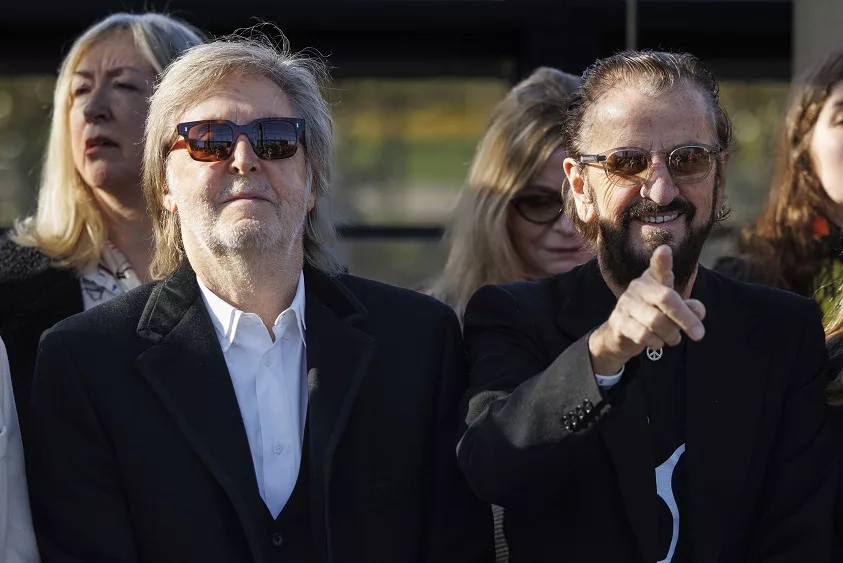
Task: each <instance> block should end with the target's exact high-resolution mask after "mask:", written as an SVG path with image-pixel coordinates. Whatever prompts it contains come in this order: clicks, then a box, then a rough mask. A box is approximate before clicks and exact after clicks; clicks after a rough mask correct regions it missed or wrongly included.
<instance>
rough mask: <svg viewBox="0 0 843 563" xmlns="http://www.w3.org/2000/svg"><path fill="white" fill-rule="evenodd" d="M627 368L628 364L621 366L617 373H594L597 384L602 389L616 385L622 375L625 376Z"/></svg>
mask: <svg viewBox="0 0 843 563" xmlns="http://www.w3.org/2000/svg"><path fill="white" fill-rule="evenodd" d="M625 369H626V365H623V366H621V370H620V371H619V372H618V373H616V374H615V375H598V374H596V373H595V374H594V377H595V378H596V379H597V386H598V387H600V388H601V389H609V388H611V387H614V386H615V385H616V384H617V382H618V381H620V380H621V376H623V370H625Z"/></svg>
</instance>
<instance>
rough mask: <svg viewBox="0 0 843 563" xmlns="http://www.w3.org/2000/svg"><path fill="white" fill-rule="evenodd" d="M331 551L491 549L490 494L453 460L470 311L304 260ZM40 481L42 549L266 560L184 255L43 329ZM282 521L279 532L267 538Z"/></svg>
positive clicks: (323, 536)
mask: <svg viewBox="0 0 843 563" xmlns="http://www.w3.org/2000/svg"><path fill="white" fill-rule="evenodd" d="M305 291H306V293H305V296H306V312H305V320H306V326H307V337H306V338H307V367H308V389H309V404H308V413H307V418H308V425H309V430H308V434H309V440H310V441H309V446H310V453H309V459H310V467H309V468H308V470H309V472H310V473H309V477H310V484H311V488H310V495H311V513H312V516H313V518H312V522H313V529H314V536H315V545H316V550H317V551H318V552H319V558H318V561H320V562H322V561H324V562H332V563H342V562H362V561H366V562H369V563H375V562H382V563H395V562H402V563H403V562H415V561H418V562H434V561H453V562H465V561H481V560H489V559H490V558H491V557H492V535H491V534H492V530H491V519H490V518H489V515H488V507H487V506H486V505H484V504H482V503H481V502H480V501H479V500H478V499H476V498H475V497H474V496H473V495H472V494H471V491H470V490H469V488H468V486H467V485H466V483H465V481H464V478H463V476H462V474H461V473H460V471H459V468H458V467H457V464H456V459H455V456H454V444H455V442H456V437H457V424H458V418H457V416H458V412H457V406H458V401H459V397H460V396H461V394H462V393H463V392H464V390H465V388H466V371H465V365H464V352H463V349H462V346H461V339H460V335H459V324H458V322H457V319H456V316H455V315H454V314H453V312H452V311H451V310H450V309H449V308H448V307H446V306H445V305H443V304H441V303H439V302H438V301H435V300H434V299H432V298H429V297H427V296H423V295H420V294H417V293H413V292H410V291H407V290H402V289H398V288H393V287H390V286H387V285H383V284H379V283H377V282H372V281H368V280H363V279H359V278H355V277H352V276H342V277H340V278H338V279H332V278H328V277H327V276H325V275H323V274H321V273H319V272H316V271H314V270H311V269H307V270H306V271H305ZM31 414H32V424H33V428H32V454H31V460H30V461H31V472H30V481H29V483H30V489H31V499H32V508H33V514H34V521H35V527H36V533H37V534H38V539H39V546H40V549H41V554H42V558H43V561H44V562H45V563H70V562H79V561H85V562H86V563H95V562H105V561H108V562H130V561H131V562H134V561H146V562H150V563H153V562H154V563H163V562H176V561H202V562H203V563H212V562H220V563H223V562H224V563H232V562H238V563H239V562H245V561H255V562H264V561H269V560H270V559H271V558H272V554H271V550H272V547H271V541H270V537H263V536H262V535H259V533H258V530H259V529H261V526H260V525H259V522H256V521H255V520H254V516H253V515H255V514H261V511H262V508H263V507H262V504H261V503H262V500H261V498H260V496H259V493H258V489H257V484H256V479H255V473H254V468H253V465H252V459H251V455H250V453H249V446H248V441H247V438H246V434H245V431H244V427H243V423H242V419H241V416H240V411H239V407H238V403H237V399H236V397H235V394H234V389H233V387H232V384H231V379H230V377H229V373H228V371H227V368H226V364H225V360H224V357H223V355H222V351H221V349H220V345H219V342H218V340H217V336H216V333H215V332H214V329H213V326H212V324H211V321H210V318H209V316H208V313H207V310H206V308H205V305H204V303H203V301H202V298H201V294H200V292H199V288H198V285H197V283H196V276H195V274H194V273H193V271H192V270H191V268H190V267H189V266H184V267H182V268H181V269H180V270H179V271H177V272H176V273H175V274H174V275H173V276H171V277H170V278H168V279H167V280H166V281H164V282H161V283H157V284H150V285H146V286H143V287H141V288H139V289H137V290H134V291H131V292H129V293H128V294H127V295H125V296H123V297H120V298H116V299H114V300H112V301H110V302H108V303H106V304H104V305H102V306H98V307H96V308H94V309H92V310H90V311H87V312H85V313H82V314H81V315H76V316H73V317H71V318H69V319H67V320H65V321H62V322H60V323H59V324H58V325H56V326H55V327H54V328H52V329H51V330H49V331H47V332H46V333H45V334H44V337H43V339H42V342H41V346H40V350H39V356H38V363H37V367H36V375H35V384H34V388H33V401H32V406H31ZM267 536H268V535H267Z"/></svg>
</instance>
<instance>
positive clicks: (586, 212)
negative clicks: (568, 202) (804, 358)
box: [562, 158, 596, 223]
mask: <svg viewBox="0 0 843 563" xmlns="http://www.w3.org/2000/svg"><path fill="white" fill-rule="evenodd" d="M562 166H563V168H564V169H565V176H567V177H568V183H569V184H570V185H571V197H573V198H574V205H575V206H576V208H577V215H579V217H580V221H582V222H583V223H590V222H591V221H592V220H593V219H594V217H595V215H596V214H595V213H594V201H593V200H592V198H591V193H590V192H589V190H588V178H586V176H585V168H584V167H583V166H582V165H580V163H579V162H577V161H576V160H574V159H573V158H566V159H565V162H564V163H563V165H562Z"/></svg>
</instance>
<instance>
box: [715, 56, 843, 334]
mask: <svg viewBox="0 0 843 563" xmlns="http://www.w3.org/2000/svg"><path fill="white" fill-rule="evenodd" d="M841 225H843V50H838V51H836V52H833V53H831V54H830V55H829V56H827V57H826V58H825V59H823V60H821V61H819V62H817V63H815V64H814V65H813V66H812V67H811V68H809V69H808V70H807V72H806V73H805V74H804V75H803V76H802V78H801V79H800V80H799V81H797V83H796V84H795V85H794V87H793V89H792V91H791V95H790V100H789V103H788V109H787V113H786V115H785V119H784V123H783V126H782V128H781V132H780V135H779V140H778V146H777V147H776V152H775V155H774V161H773V170H772V183H771V188H770V194H769V197H768V200H767V203H766V206H765V208H764V210H763V211H762V213H761V215H760V216H759V217H758V219H757V220H756V221H755V223H754V224H752V225H750V226H749V227H747V228H745V229H744V230H743V232H742V233H741V236H740V240H739V243H738V251H739V255H740V256H739V257H729V258H720V259H719V260H718V261H717V262H716V263H715V265H714V269H715V270H717V271H719V272H721V273H724V274H726V275H729V276H732V277H735V278H738V279H741V280H744V281H749V282H755V283H762V284H765V285H770V286H773V287H778V288H780V289H786V290H789V291H792V292H794V293H798V294H800V295H803V296H805V297H810V298H813V299H814V300H815V301H816V302H817V304H818V305H819V306H820V308H821V309H822V311H823V314H825V315H826V318H827V315H828V314H829V312H830V311H831V310H832V309H834V307H835V305H836V303H837V301H838V298H839V294H840V292H839V289H840V279H841V274H843V262H841V255H840V253H841V238H840V236H841V229H840V227H841Z"/></svg>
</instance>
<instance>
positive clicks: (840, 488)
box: [828, 340, 843, 561]
mask: <svg viewBox="0 0 843 563" xmlns="http://www.w3.org/2000/svg"><path fill="white" fill-rule="evenodd" d="M828 352H829V355H830V356H831V364H830V369H829V373H828V376H829V380H830V381H832V380H834V379H835V378H837V377H838V376H839V375H840V373H841V372H843V342H841V341H839V340H838V341H836V342H832V341H830V342H829V343H828ZM830 418H831V429H832V430H831V435H832V453H833V454H834V456H835V459H836V460H837V475H838V477H837V499H836V501H835V503H834V541H833V542H832V543H833V551H834V557H835V558H834V559H832V560H833V561H843V405H836V406H834V407H832V409H831V417H830Z"/></svg>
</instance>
